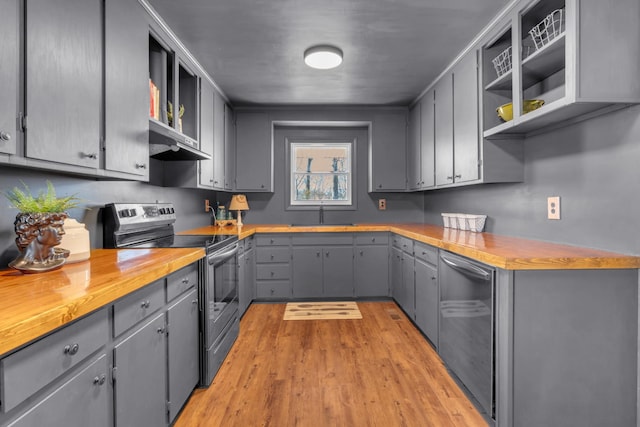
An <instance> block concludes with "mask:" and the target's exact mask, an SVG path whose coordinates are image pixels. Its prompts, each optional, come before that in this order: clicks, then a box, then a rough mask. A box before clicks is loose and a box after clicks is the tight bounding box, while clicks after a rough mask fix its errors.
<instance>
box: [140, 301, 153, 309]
mask: <svg viewBox="0 0 640 427" xmlns="http://www.w3.org/2000/svg"><path fill="white" fill-rule="evenodd" d="M150 306H151V302H150V301H149V300H146V301H142V302H141V303H140V308H149V307H150Z"/></svg>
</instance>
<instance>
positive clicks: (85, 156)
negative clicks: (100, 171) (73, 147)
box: [80, 153, 98, 159]
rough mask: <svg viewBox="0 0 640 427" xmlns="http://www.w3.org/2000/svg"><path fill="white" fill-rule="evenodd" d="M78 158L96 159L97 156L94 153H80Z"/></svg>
mask: <svg viewBox="0 0 640 427" xmlns="http://www.w3.org/2000/svg"><path fill="white" fill-rule="evenodd" d="M80 157H82V158H86V159H97V158H98V155H97V154H96V153H80Z"/></svg>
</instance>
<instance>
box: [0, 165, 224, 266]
mask: <svg viewBox="0 0 640 427" xmlns="http://www.w3.org/2000/svg"><path fill="white" fill-rule="evenodd" d="M46 180H50V181H51V182H52V183H53V185H54V186H55V188H56V194H57V195H58V196H68V195H76V196H77V197H79V198H81V199H82V201H81V203H80V206H79V207H78V208H76V209H72V210H71V211H70V212H69V214H70V216H71V217H72V218H75V219H77V220H78V221H79V222H82V223H84V224H85V225H86V227H87V229H88V230H89V235H90V239H91V247H92V248H101V247H102V221H101V219H100V208H101V207H102V206H104V205H105V204H106V203H110V202H128V201H141V202H155V201H156V200H157V201H159V202H172V203H174V204H175V208H176V211H177V217H178V220H177V222H176V225H175V227H176V230H186V229H190V228H195V227H200V226H203V225H207V224H209V221H210V216H209V214H207V213H205V212H204V199H206V198H209V199H210V200H211V201H213V202H214V201H215V199H216V193H215V192H213V191H205V190H192V189H178V188H163V187H156V186H153V185H149V184H145V183H139V182H128V181H94V180H91V179H85V178H80V177H71V176H65V175H60V174H55V173H50V172H41V171H31V170H27V169H20V168H9V167H0V192H3V193H5V192H7V191H9V190H11V189H12V188H14V187H20V188H21V187H22V182H24V183H25V184H27V186H28V187H29V188H30V189H31V191H32V192H33V193H36V194H37V193H38V192H39V191H41V190H44V189H46ZM87 208H88V209H87ZM16 214H17V211H16V210H15V209H13V208H12V207H10V205H9V202H8V201H7V200H6V198H5V197H3V196H0V268H5V267H6V266H7V264H8V263H9V262H10V261H11V260H12V259H13V258H15V255H16V254H17V248H16V246H15V243H14V239H15V233H14V229H13V221H14V219H15V216H16Z"/></svg>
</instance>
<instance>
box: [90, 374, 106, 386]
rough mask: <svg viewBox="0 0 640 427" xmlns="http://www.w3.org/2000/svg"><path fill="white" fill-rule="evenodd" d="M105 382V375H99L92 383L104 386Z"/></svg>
mask: <svg viewBox="0 0 640 427" xmlns="http://www.w3.org/2000/svg"><path fill="white" fill-rule="evenodd" d="M106 381H107V376H106V375H105V374H102V375H99V376H97V377H95V378H94V379H93V383H94V384H95V385H104V383H105V382H106Z"/></svg>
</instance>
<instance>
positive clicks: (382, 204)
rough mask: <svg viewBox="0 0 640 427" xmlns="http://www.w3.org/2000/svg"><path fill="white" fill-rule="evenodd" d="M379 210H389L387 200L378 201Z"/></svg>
mask: <svg viewBox="0 0 640 427" xmlns="http://www.w3.org/2000/svg"><path fill="white" fill-rule="evenodd" d="M378 209H379V210H381V211H383V210H385V209H387V199H378Z"/></svg>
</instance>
